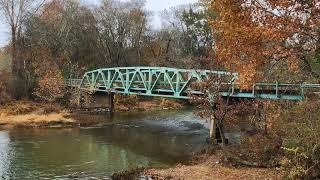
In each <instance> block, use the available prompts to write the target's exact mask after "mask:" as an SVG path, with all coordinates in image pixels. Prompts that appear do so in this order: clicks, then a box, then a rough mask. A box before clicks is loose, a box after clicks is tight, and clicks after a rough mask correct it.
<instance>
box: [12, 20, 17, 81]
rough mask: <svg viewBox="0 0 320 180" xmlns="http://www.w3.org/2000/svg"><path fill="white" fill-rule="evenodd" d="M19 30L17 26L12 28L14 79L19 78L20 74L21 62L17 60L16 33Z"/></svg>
mask: <svg viewBox="0 0 320 180" xmlns="http://www.w3.org/2000/svg"><path fill="white" fill-rule="evenodd" d="M16 31H17V29H16V27H15V26H11V37H12V38H11V41H12V50H11V53H12V54H11V55H12V64H11V66H12V69H11V70H12V75H13V76H14V78H18V72H19V62H18V60H17V38H16V37H17V36H16V33H17V32H16Z"/></svg>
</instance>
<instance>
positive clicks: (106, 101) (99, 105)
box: [86, 92, 115, 114]
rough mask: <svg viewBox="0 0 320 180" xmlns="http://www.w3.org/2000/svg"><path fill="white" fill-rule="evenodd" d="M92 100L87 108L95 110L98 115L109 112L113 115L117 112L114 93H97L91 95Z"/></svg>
mask: <svg viewBox="0 0 320 180" xmlns="http://www.w3.org/2000/svg"><path fill="white" fill-rule="evenodd" d="M91 97H92V100H91V101H90V103H88V104H86V106H87V107H86V108H88V109H90V110H93V111H95V112H97V113H103V112H109V113H110V114H113V113H114V112H115V107H114V93H101V92H96V93H95V94H92V95H91Z"/></svg>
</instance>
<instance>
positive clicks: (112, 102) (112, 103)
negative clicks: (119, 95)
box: [108, 93, 115, 114]
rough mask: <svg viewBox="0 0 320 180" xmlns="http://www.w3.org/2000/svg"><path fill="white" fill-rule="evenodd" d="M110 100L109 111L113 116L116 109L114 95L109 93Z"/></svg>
mask: <svg viewBox="0 0 320 180" xmlns="http://www.w3.org/2000/svg"><path fill="white" fill-rule="evenodd" d="M108 96H109V98H108V100H109V102H108V103H109V111H110V114H113V113H114V111H115V109H114V93H109V94H108Z"/></svg>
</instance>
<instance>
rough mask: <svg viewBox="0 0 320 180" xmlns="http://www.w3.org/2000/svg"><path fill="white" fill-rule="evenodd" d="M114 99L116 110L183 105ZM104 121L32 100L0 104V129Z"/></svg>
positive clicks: (60, 125) (87, 123)
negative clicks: (116, 100)
mask: <svg viewBox="0 0 320 180" xmlns="http://www.w3.org/2000/svg"><path fill="white" fill-rule="evenodd" d="M125 102H133V101H130V100H129V101H123V102H120V101H118V102H116V106H115V110H116V112H122V111H148V110H162V109H179V108H181V107H182V106H183V105H182V104H181V103H179V102H176V101H171V100H162V99H152V100H150V99H149V100H144V101H137V102H135V103H134V104H132V103H125ZM105 123H108V122H106V119H105V118H101V115H98V114H97V112H94V111H89V112H83V111H81V110H80V109H79V108H73V109H67V108H65V107H62V106H60V105H58V104H53V105H51V104H47V103H39V102H34V101H12V102H9V103H6V104H4V105H1V106H0V128H2V129H12V128H41V127H79V126H93V125H102V124H105Z"/></svg>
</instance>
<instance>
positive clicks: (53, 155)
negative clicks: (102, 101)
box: [0, 112, 207, 179]
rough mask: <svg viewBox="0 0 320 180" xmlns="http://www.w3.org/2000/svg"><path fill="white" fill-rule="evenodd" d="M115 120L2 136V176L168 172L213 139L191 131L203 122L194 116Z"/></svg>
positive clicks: (200, 131)
mask: <svg viewBox="0 0 320 180" xmlns="http://www.w3.org/2000/svg"><path fill="white" fill-rule="evenodd" d="M141 114H142V115H141ZM114 120H115V122H117V123H116V124H113V125H108V126H105V127H100V128H76V129H33V130H19V131H17V130H15V131H11V132H0V173H1V176H2V177H3V178H7V179H8V178H9V177H11V178H17V179H21V178H23V179H28V178H29V179H34V178H37V179H39V178H42V179H45V178H48V179H68V178H70V179H72V178H81V179H83V178H84V179H85V178H90V177H98V178H107V177H110V175H111V174H112V173H113V172H115V171H121V170H126V169H130V168H136V167H142V166H143V167H150V166H151V167H166V166H170V165H173V164H175V163H177V162H180V161H184V160H187V159H188V157H189V155H190V153H192V152H193V151H194V150H195V149H197V148H199V147H200V146H201V145H203V144H204V139H205V136H206V135H207V130H206V129H204V128H202V129H201V128H200V129H199V128H197V129H192V128H190V127H189V125H190V122H194V123H198V122H196V121H197V120H196V119H194V117H193V116H192V113H191V112H187V113H186V112H178V113H177V112H174V113H160V114H155V113H153V114H150V113H145V114H143V113H139V114H138V115H137V116H135V115H134V114H126V115H118V116H116V117H115V119H114ZM182 120H183V121H188V122H189V123H181V121H182ZM168 124H171V125H168ZM184 124H188V126H186V125H184ZM172 127H174V128H172ZM178 127H180V128H178Z"/></svg>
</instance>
